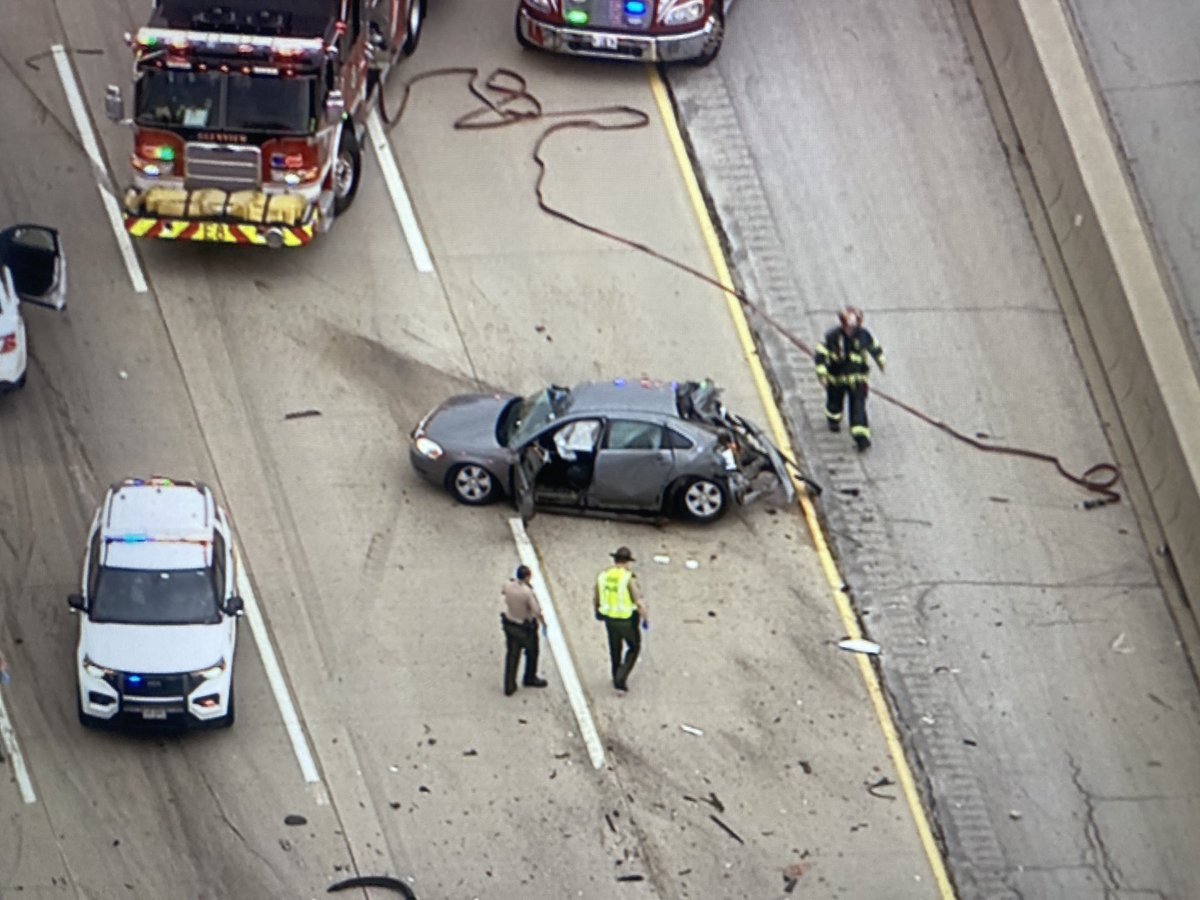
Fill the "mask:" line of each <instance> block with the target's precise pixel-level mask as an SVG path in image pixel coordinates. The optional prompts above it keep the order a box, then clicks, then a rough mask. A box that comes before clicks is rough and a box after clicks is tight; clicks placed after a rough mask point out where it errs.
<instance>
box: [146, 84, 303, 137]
mask: <svg viewBox="0 0 1200 900" xmlns="http://www.w3.org/2000/svg"><path fill="white" fill-rule="evenodd" d="M137 121H138V124H141V125H167V126H176V127H180V128H206V129H213V130H220V131H270V132H283V133H290V134H309V133H311V132H312V131H313V130H314V128H315V127H316V80H315V79H313V78H278V77H271V76H255V75H241V74H223V73H220V72H181V71H169V70H167V71H164V70H161V69H154V70H150V71H148V72H145V73H144V74H143V75H142V77H141V78H140V79H139V80H138V84H137Z"/></svg>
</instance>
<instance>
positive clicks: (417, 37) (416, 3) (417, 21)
mask: <svg viewBox="0 0 1200 900" xmlns="http://www.w3.org/2000/svg"><path fill="white" fill-rule="evenodd" d="M424 21H425V0H412V3H411V4H410V5H409V7H408V21H407V23H406V24H405V28H404V44H403V46H401V48H400V50H401V52H403V53H404V55H405V56H412V55H413V53H414V52H415V51H416V49H417V44H418V43H420V41H421V25H422V23H424Z"/></svg>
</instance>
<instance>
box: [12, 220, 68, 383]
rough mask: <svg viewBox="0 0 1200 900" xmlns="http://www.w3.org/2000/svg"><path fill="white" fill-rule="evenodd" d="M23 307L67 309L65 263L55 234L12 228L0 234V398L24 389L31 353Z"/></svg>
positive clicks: (40, 229)
mask: <svg viewBox="0 0 1200 900" xmlns="http://www.w3.org/2000/svg"><path fill="white" fill-rule="evenodd" d="M22 302H25V303H32V304H36V305H38V306H48V307H50V308H51V309H62V308H63V307H64V306H66V303H67V267H66V259H65V258H64V256H63V252H62V245H61V244H60V242H59V239H58V232H57V231H55V230H54V229H53V228H46V227H45V226H42V225H14V226H12V227H11V228H6V229H4V230H3V231H0V394H5V393H7V392H9V391H12V390H15V389H16V388H19V387H23V386H24V384H25V369H26V366H27V365H28V361H29V349H28V345H27V343H26V337H25V320H24V319H23V318H22V317H21V303H22Z"/></svg>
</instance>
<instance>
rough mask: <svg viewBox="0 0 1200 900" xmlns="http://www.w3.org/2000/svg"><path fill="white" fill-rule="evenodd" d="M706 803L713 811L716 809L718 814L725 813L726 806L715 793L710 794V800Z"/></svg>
mask: <svg viewBox="0 0 1200 900" xmlns="http://www.w3.org/2000/svg"><path fill="white" fill-rule="evenodd" d="M704 802H705V803H707V804H708V805H709V806H711V807H712V808H713V809H715V810H716V811H717V812H720V813H723V812H725V804H724V803H722V802H721V800H720V798H718V797H717V795H716V794H715V793H713V792H712V791H709V792H708V798H707V799H706V800H705V801H704Z"/></svg>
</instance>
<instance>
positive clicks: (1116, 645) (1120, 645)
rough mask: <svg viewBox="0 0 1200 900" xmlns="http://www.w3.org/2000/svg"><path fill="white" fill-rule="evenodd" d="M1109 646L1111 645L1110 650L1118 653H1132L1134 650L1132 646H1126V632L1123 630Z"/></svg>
mask: <svg viewBox="0 0 1200 900" xmlns="http://www.w3.org/2000/svg"><path fill="white" fill-rule="evenodd" d="M1108 646H1109V649H1110V650H1113V651H1115V652H1117V653H1132V652H1133V648H1132V647H1126V646H1125V632H1123V631H1122V632H1121V633H1120V634H1118V635H1117V636H1116V637H1115V638H1113V642H1112V643H1111V644H1109V645H1108Z"/></svg>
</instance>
